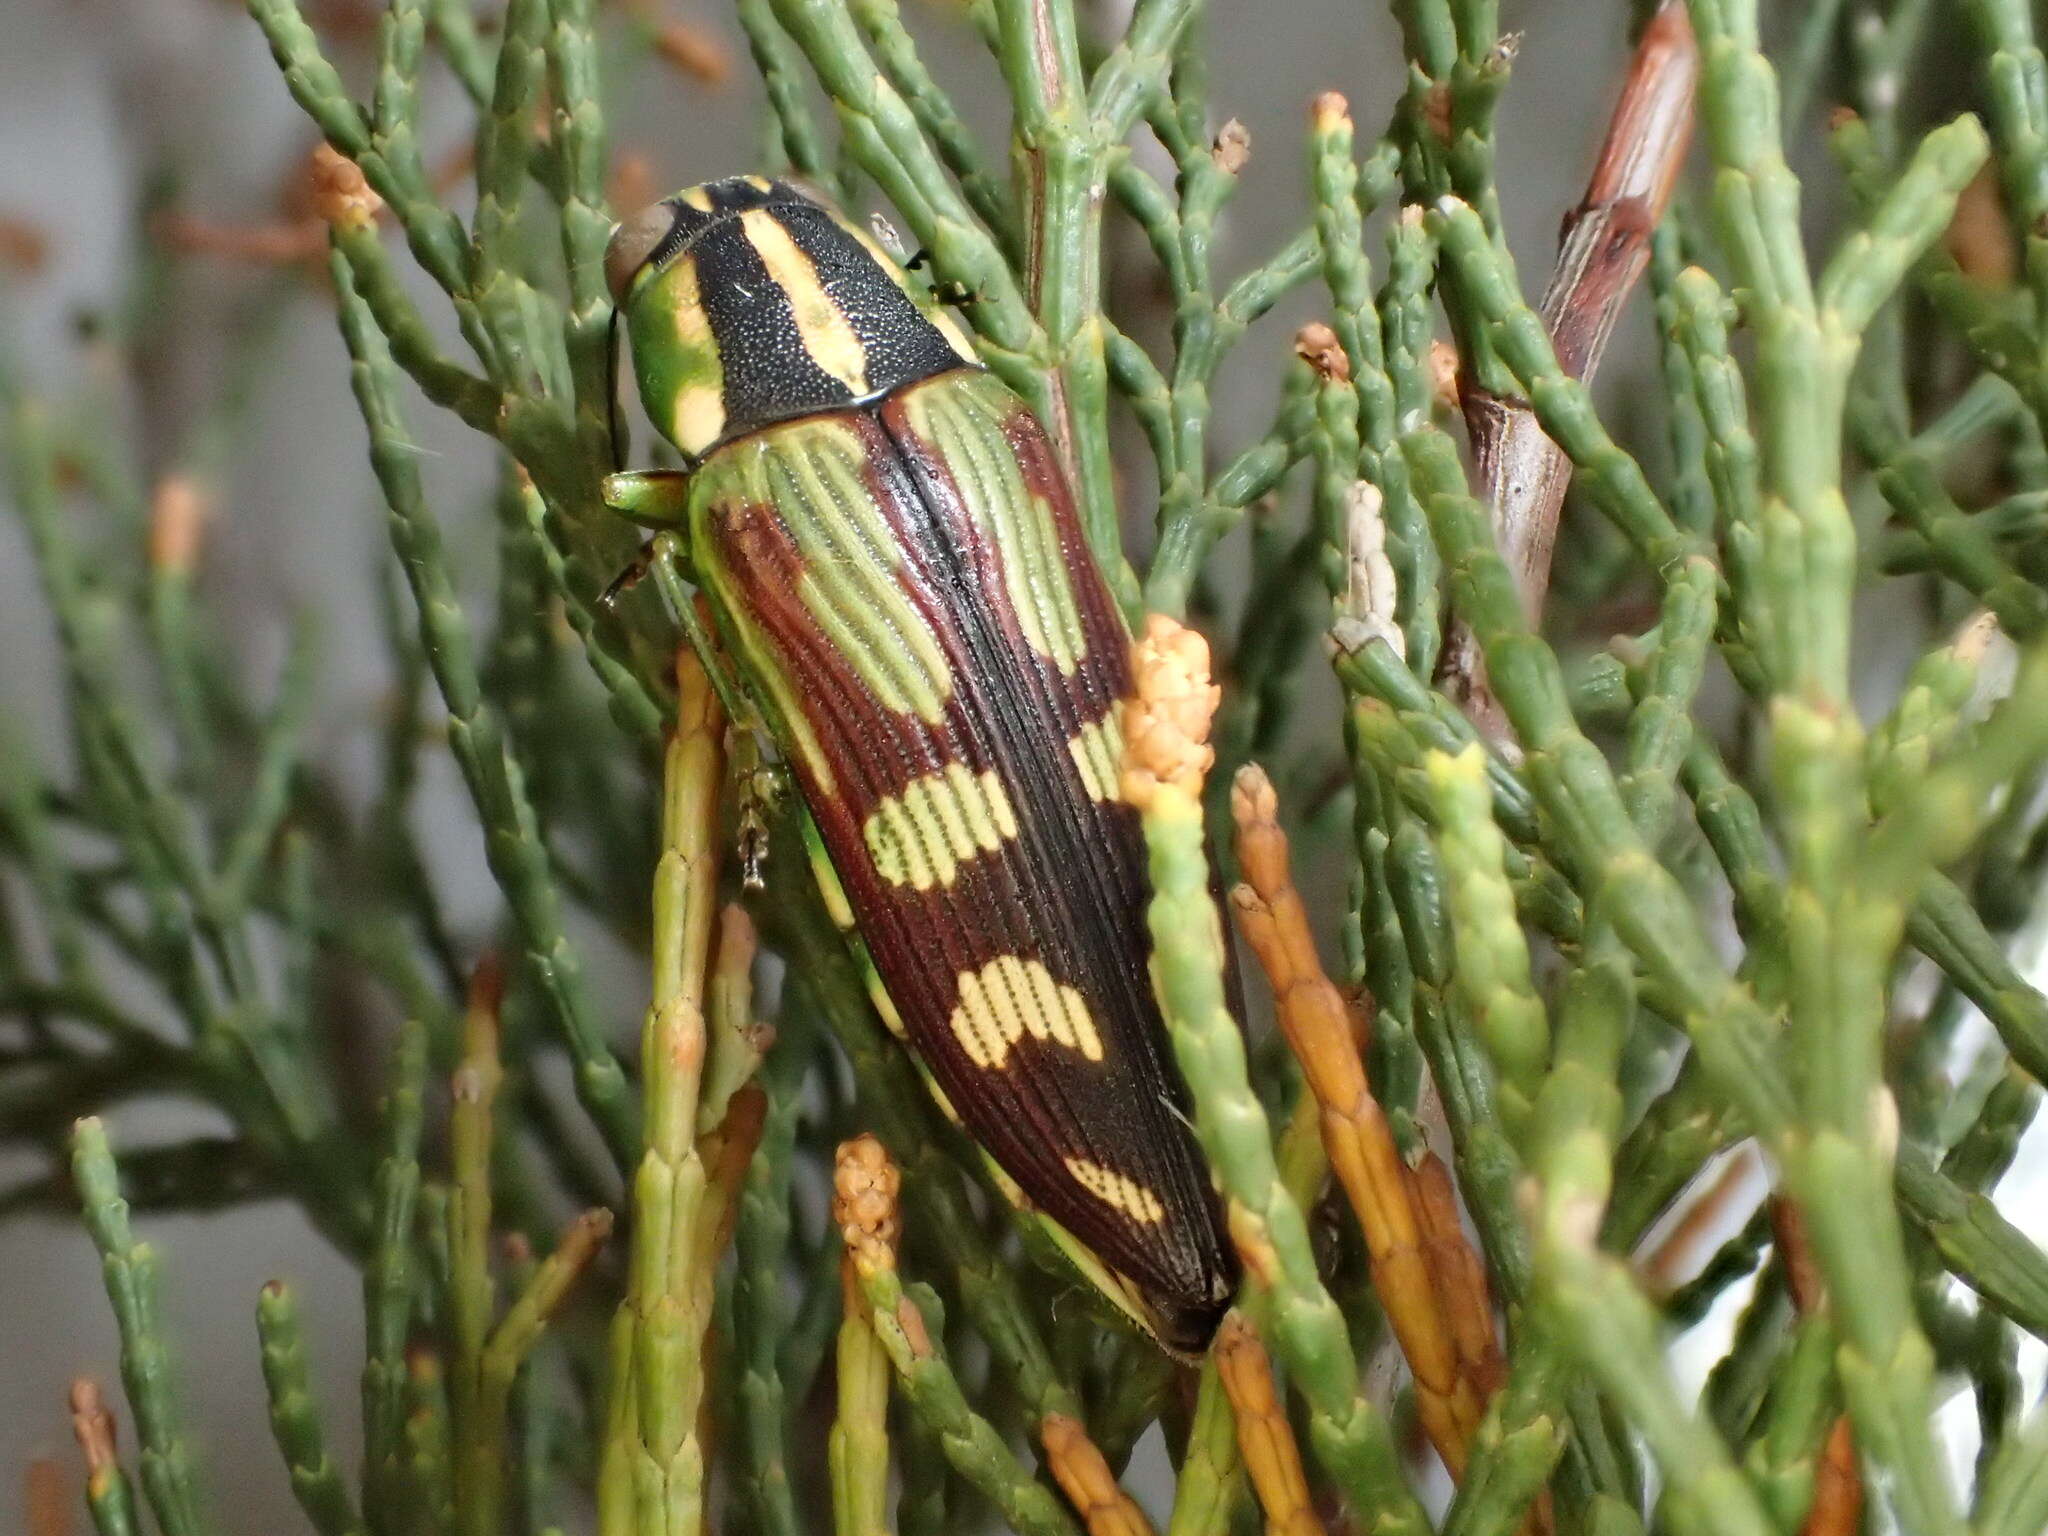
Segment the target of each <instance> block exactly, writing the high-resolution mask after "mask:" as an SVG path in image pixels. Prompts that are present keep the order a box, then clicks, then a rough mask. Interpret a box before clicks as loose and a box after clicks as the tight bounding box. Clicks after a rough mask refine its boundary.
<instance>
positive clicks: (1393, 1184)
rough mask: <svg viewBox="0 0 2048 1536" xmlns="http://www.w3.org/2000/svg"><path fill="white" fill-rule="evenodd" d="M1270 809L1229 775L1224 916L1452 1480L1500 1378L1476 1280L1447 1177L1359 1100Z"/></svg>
mask: <svg viewBox="0 0 2048 1536" xmlns="http://www.w3.org/2000/svg"><path fill="white" fill-rule="evenodd" d="M1278 810H1279V807H1278V801H1277V797H1276V796H1275V795H1274V792H1273V786H1272V783H1271V781H1269V780H1268V779H1267V777H1266V774H1265V770H1263V769H1262V768H1260V767H1259V766H1258V765H1257V764H1247V765H1246V766H1245V767H1244V768H1242V769H1240V770H1239V772H1238V775H1237V780H1236V783H1235V784H1234V785H1233V786H1232V789H1231V814H1232V816H1233V817H1234V818H1235V820H1236V822H1237V855H1238V864H1239V867H1240V869H1241V870H1242V872H1243V875H1244V881H1243V883H1242V884H1240V885H1239V886H1238V887H1237V888H1236V889H1235V890H1233V891H1232V892H1231V893H1230V904H1231V908H1232V910H1233V911H1234V912H1235V913H1236V916H1237V922H1238V927H1239V930H1240V931H1241V932H1242V933H1243V934H1244V936H1245V940H1246V942H1247V943H1249V944H1250V945H1251V947H1252V950H1253V952H1254V953H1255V954H1256V955H1257V956H1258V960H1259V965H1260V967H1261V968H1262V969H1263V970H1264V971H1265V973H1266V977H1267V980H1268V981H1269V983H1270V984H1271V986H1272V989H1273V997H1274V1002H1275V1008H1276V1012H1277V1015H1278V1018H1279V1022H1280V1028H1281V1032H1282V1033H1283V1034H1284V1035H1285V1036H1286V1039H1287V1043H1288V1046H1289V1047H1290V1048H1291V1049H1292V1050H1293V1052H1294V1054H1295V1056H1296V1058H1297V1059H1298V1060H1299V1061H1300V1063H1301V1068H1302V1075H1303V1078H1304V1080H1305V1081H1306V1082H1307V1084H1308V1088H1309V1091H1310V1092H1311V1093H1313V1094H1314V1095H1315V1099H1316V1102H1317V1104H1318V1105H1319V1106H1320V1107H1321V1113H1322V1133H1323V1145H1324V1147H1325V1149H1326V1150H1327V1151H1328V1153H1329V1156H1330V1165H1331V1167H1332V1168H1333V1169H1334V1170H1335V1172H1336V1174H1337V1179H1338V1182H1339V1183H1340V1184H1342V1185H1343V1187H1344V1193H1345V1195H1346V1196H1347V1197H1348V1198H1349V1200H1350V1202H1351V1208H1352V1210H1353V1211H1354V1212H1356V1213H1357V1216H1358V1222H1359V1226H1360V1227H1361V1228H1362V1229H1363V1231H1364V1234H1365V1242H1366V1248H1367V1251H1368V1252H1369V1253H1370V1254H1371V1257H1372V1282H1373V1289H1374V1291H1375V1292H1376V1293H1377V1294H1378V1296H1379V1298H1380V1304H1381V1305H1382V1306H1383V1307H1384V1308H1385V1309H1386V1313H1387V1319H1388V1321H1389V1323H1390V1324H1391V1325H1392V1327H1393V1330H1394V1335H1395V1337H1396V1338H1397V1339H1398V1340H1399V1342H1400V1345H1401V1352H1402V1353H1403V1354H1404V1355H1405V1356H1406V1357H1407V1360H1408V1366H1409V1369H1410V1371H1411V1372H1413V1374H1414V1377H1415V1384H1416V1396H1417V1401H1418V1408H1419V1411H1420V1414H1421V1418H1422V1423H1423V1427H1424V1428H1425V1429H1426V1430H1427V1431H1428V1434H1429V1438H1430V1443H1431V1444H1433V1445H1434V1446H1435V1447H1436V1449H1437V1454H1438V1455H1440V1456H1441V1457H1443V1460H1444V1465H1445V1466H1446V1467H1448V1468H1449V1469H1450V1471H1451V1474H1452V1475H1453V1476H1457V1475H1459V1474H1461V1473H1462V1472H1463V1471H1464V1467H1465V1459H1466V1453H1467V1450H1468V1447H1469V1446H1470V1443H1471V1439H1472V1436H1473V1434H1474V1433H1475V1432H1476V1431H1477V1429H1478V1427H1479V1421H1480V1418H1481V1417H1482V1416H1483V1415H1484V1413H1485V1411H1486V1403H1487V1399H1488V1398H1489V1397H1490V1396H1491V1395H1492V1393H1493V1391H1494V1390H1495V1389H1496V1388H1497V1387H1498V1385H1499V1383H1500V1380H1501V1377H1502V1374H1503V1371H1502V1364H1501V1355H1500V1346H1499V1343H1498V1341H1497V1340H1496V1338H1495V1335H1494V1329H1493V1308H1492V1302H1491V1300H1490V1298H1489V1296H1488V1293H1487V1287H1486V1277H1485V1271H1484V1269H1483V1267H1482V1266H1481V1265H1480V1263H1479V1259H1478V1256H1477V1255H1476V1254H1475V1253H1473V1252H1472V1250H1471V1247H1470V1245H1469V1243H1468V1242H1467V1241H1466V1239H1465V1235H1464V1231H1463V1229H1462V1227H1461V1226H1460V1225H1459V1223H1458V1219H1457V1204H1456V1196H1455V1194H1454V1193H1453V1192H1452V1189H1451V1185H1450V1180H1449V1176H1448V1174H1447V1173H1445V1171H1444V1170H1443V1169H1442V1167H1441V1164H1438V1166H1437V1168H1436V1170H1435V1173H1436V1177H1435V1178H1434V1179H1431V1178H1430V1176H1427V1175H1425V1176H1422V1178H1421V1179H1418V1178H1417V1176H1416V1175H1413V1174H1411V1172H1410V1170H1409V1169H1408V1167H1407V1165H1406V1163H1405V1162H1404V1161H1403V1160H1402V1157H1401V1153H1400V1149H1399V1147H1398V1146H1397V1145H1396V1144H1395V1141H1394V1136H1393V1132H1392V1130H1391V1129H1390V1128H1389V1127H1388V1125H1387V1119H1386V1115H1385V1113H1384V1112H1383V1111H1382V1110H1381V1108H1380V1105H1379V1102H1378V1101H1377V1100H1376V1099H1375V1098H1374V1097H1373V1093H1372V1088H1371V1085H1370V1084H1369V1083H1368V1082H1367V1080H1366V1076H1365V1066H1364V1062H1363V1060H1362V1059H1361V1057H1360V1055H1359V1051H1358V1043H1357V1041H1356V1039H1355V1038H1354V1036H1353V1031H1352V1026H1351V1014H1350V1010H1349V1008H1348V1007H1347V1006H1346V1002H1345V998H1344V994H1343V993H1342V992H1340V991H1339V990H1338V988H1337V985H1336V983H1334V982H1332V981H1331V980H1330V978H1329V976H1328V974H1327V973H1326V972H1325V971H1324V970H1323V966H1322V962H1321V960H1320V959H1319V958H1318V957H1317V954H1316V948H1315V939H1314V936H1313V935H1312V933H1311V932H1310V928H1309V921H1308V911H1307V908H1306V907H1305V906H1304V905H1303V904H1302V900H1301V895H1300V893H1299V892H1298V891H1296V890H1295V888H1294V882H1293V878H1292V875H1291V874H1290V871H1289V859H1288V848H1287V834H1286V833H1285V832H1284V831H1282V830H1281V828H1280V825H1279V820H1278ZM1426 1161H1427V1162H1435V1161H1436V1159H1435V1158H1434V1156H1433V1155H1431V1156H1429V1157H1427V1158H1426ZM1424 1184H1427V1185H1428V1188H1427V1191H1426V1196H1425V1190H1424V1188H1423V1185H1424Z"/></svg>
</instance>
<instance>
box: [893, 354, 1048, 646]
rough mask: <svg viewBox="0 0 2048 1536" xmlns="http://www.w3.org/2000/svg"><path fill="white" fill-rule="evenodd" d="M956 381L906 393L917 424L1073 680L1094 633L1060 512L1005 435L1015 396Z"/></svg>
mask: <svg viewBox="0 0 2048 1536" xmlns="http://www.w3.org/2000/svg"><path fill="white" fill-rule="evenodd" d="M948 382H949V386H950V387H948V388H945V389H920V390H915V391H913V392H911V393H910V394H909V395H908V396H907V397H905V400H904V410H905V413H906V415H907V416H908V419H909V422H910V428H911V430H912V431H913V432H915V433H916V434H917V435H918V436H919V437H920V438H922V439H924V440H925V441H926V442H927V443H929V444H930V445H931V446H932V448H933V450H934V451H935V456H936V457H937V458H938V459H939V461H940V462H941V463H943V464H945V465H946V466H947V468H948V469H949V470H951V472H952V475H953V479H954V483H955V485H956V486H957V487H958V488H959V491H960V496H961V499H962V500H963V501H964V502H965V503H966V504H967V510H968V515H969V517H970V518H972V519H973V521H974V523H975V525H976V526H977V527H978V528H980V529H981V530H983V532H984V533H985V534H986V535H987V537H988V538H989V539H990V540H991V541H992V542H993V543H994V545H995V547H996V550H997V552H998V553H999V555H1000V557H1001V560H1002V570H1003V587H1004V590H1005V592H1006V593H1007V595H1008V597H1009V599H1010V607H1011V609H1012V610H1013V611H1014V612H1015V613H1016V615H1017V623H1018V626H1019V627H1020V628H1021V629H1022V630H1023V632H1024V639H1025V641H1026V643H1027V644H1029V645H1030V647H1031V648H1032V649H1033V650H1034V651H1036V652H1038V654H1039V655H1041V656H1043V657H1045V658H1046V659H1047V660H1048V661H1050V662H1051V663H1052V664H1053V665H1054V666H1055V667H1057V668H1058V669H1059V672H1060V675H1061V676H1062V677H1071V676H1073V675H1074V669H1075V668H1076V667H1077V666H1078V665H1079V664H1080V662H1081V659H1082V658H1083V657H1084V656H1086V655H1087V654H1088V637H1087V634H1086V632H1085V631H1084V630H1083V629H1082V627H1081V615H1080V612H1079V609H1078V608H1077V606H1076V604H1075V602H1074V588H1073V583H1072V581H1071V580H1070V579H1069V578H1068V574H1067V567H1066V561H1065V558H1064V557H1063V555H1062V552H1061V550H1060V545H1059V535H1058V532H1057V530H1056V529H1055V528H1054V525H1053V519H1052V509H1051V508H1050V507H1049V506H1047V505H1046V502H1045V498H1043V497H1042V496H1037V495H1033V494H1032V493H1031V492H1030V490H1029V488H1028V487H1027V486H1026V484H1025V481H1024V476H1023V473H1022V471H1021V470H1020V469H1019V468H1018V465H1017V455H1016V452H1015V450H1014V449H1012V447H1011V446H1010V442H1009V439H1008V438H1007V437H1006V436H1005V435H1004V432H1003V424H1004V422H1005V421H1006V420H1007V419H1008V417H1009V415H1010V413H1011V412H1012V411H1014V410H1015V409H1016V408H1017V405H1016V400H1015V397H1013V396H1011V395H1010V394H1009V393H1008V391H1006V390H1002V387H1001V386H1000V385H996V384H995V383H994V381H993V380H992V379H988V378H986V377H981V378H974V377H966V378H959V379H957V380H949V381H948ZM990 386H994V387H993V388H991V387H990Z"/></svg>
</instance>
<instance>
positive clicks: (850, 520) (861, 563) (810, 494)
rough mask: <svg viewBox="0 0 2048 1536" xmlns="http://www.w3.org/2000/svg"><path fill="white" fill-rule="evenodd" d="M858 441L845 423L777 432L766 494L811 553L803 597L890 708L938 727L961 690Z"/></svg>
mask: <svg viewBox="0 0 2048 1536" xmlns="http://www.w3.org/2000/svg"><path fill="white" fill-rule="evenodd" d="M864 461H865V455H864V454H863V453H862V451H861V444H860V440H859V438H858V437H856V436H855V435H854V433H853V432H852V431H850V430H849V429H848V428H846V427H844V426H842V425H840V424H839V423H837V422H813V423H806V424H804V425H802V426H801V427H798V428H794V429H791V430H788V431H786V432H784V433H778V434H777V436H776V438H775V442H774V447H773V449H772V450H771V451H768V452H764V453H763V454H761V455H760V458H759V463H760V466H761V471H762V475H763V478H764V480H765V481H766V486H765V489H766V492H767V494H766V495H765V496H763V497H762V498H761V499H762V500H765V501H766V502H767V503H768V504H769V505H770V506H772V507H774V508H775V509H776V511H777V513H778V514H779V515H780V516H781V518H782V520H783V522H784V524H785V525H786V526H787V527H788V529H789V531H790V534H791V536H792V537H793V538H794V539H795V540H796V545H797V549H798V551H799V552H800V553H801V554H802V556H803V559H804V566H805V570H804V575H803V578H802V580H801V581H800V583H799V585H798V589H797V590H798V595H799V596H800V597H801V598H802V599H803V603H804V606H805V607H806V608H808V609H809V610H810V612H811V616H812V618H814V619H815V620H816V621H817V623H818V627H819V628H820V629H821V630H823V631H824V633H825V634H826V635H827V636H828V637H829V638H830V639H831V641H832V644H833V645H834V646H835V647H836V648H837V649H838V651H839V653H840V655H842V656H843V657H845V658H846V660H847V661H848V662H849V663H851V664H852V666H853V668H854V670H855V671H856V672H858V673H859V674H860V678H861V681H862V682H863V683H865V684H866V685H867V686H868V688H869V689H871V690H872V691H873V693H874V695H875V698H876V699H877V700H878V701H879V702H880V703H881V704H882V705H883V706H884V707H886V708H888V709H893V710H896V711H898V712H899V713H903V714H914V715H916V716H917V717H918V718H919V719H921V720H924V721H926V722H927V723H928V724H932V725H936V724H938V722H939V721H940V720H941V719H942V718H943V717H944V711H945V704H946V699H947V698H948V696H949V695H950V694H951V693H952V691H953V685H952V675H951V671H950V669H949V668H948V667H947V665H946V658H945V655H944V653H942V652H941V651H940V649H939V643H938V640H937V637H935V636H934V635H933V634H932V632H931V627H930V626H929V625H928V624H926V622H925V621H924V619H923V618H921V617H920V616H919V615H918V614H917V612H916V611H915V610H914V609H913V608H912V607H911V606H910V604H909V602H908V601H906V600H905V598H904V596H903V589H902V586H901V584H900V583H899V581H898V579H897V576H896V572H897V571H898V570H899V569H900V568H901V566H902V563H903V560H902V555H901V554H900V552H899V549H898V538H897V535H896V533H895V531H894V530H893V529H892V528H891V527H890V525H889V523H888V520H887V519H886V518H885V517H884V516H883V514H882V511H881V509H880V507H879V506H877V504H876V502H875V493H874V490H873V489H872V487H871V485H870V482H869V481H868V480H867V479H866V478H865V477H864V476H863V474H862V472H861V470H862V465H863V463H864Z"/></svg>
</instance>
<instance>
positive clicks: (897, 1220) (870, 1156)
mask: <svg viewBox="0 0 2048 1536" xmlns="http://www.w3.org/2000/svg"><path fill="white" fill-rule="evenodd" d="M902 1189H903V1175H902V1174H901V1173H900V1172H899V1171H898V1170H897V1167H896V1163H895V1161H894V1159H892V1158H891V1157H890V1156H889V1152H888V1149H887V1148H886V1147H884V1146H883V1145H882V1144H881V1142H879V1141H877V1140H876V1139H875V1138H874V1137H872V1136H869V1135H865V1134H863V1135H860V1136H856V1137H854V1138H853V1139H852V1140H851V1141H842V1142H841V1143H840V1144H839V1152H838V1155H837V1157H836V1158H835V1160H834V1163H833V1169H832V1219H833V1220H834V1221H836V1222H838V1223H839V1236H840V1238H841V1240H842V1241H844V1242H845V1244H846V1252H847V1256H848V1257H849V1258H851V1259H852V1260H853V1265H854V1268H855V1269H857V1270H858V1271H860V1272H861V1273H862V1274H864V1275H871V1274H877V1273H880V1272H881V1271H883V1270H888V1269H894V1268H895V1267H896V1243H897V1240H898V1239H899V1238H900V1237H901V1236H902V1235H903V1216H902V1210H901V1206H900V1203H899V1202H900V1196H901V1194H902Z"/></svg>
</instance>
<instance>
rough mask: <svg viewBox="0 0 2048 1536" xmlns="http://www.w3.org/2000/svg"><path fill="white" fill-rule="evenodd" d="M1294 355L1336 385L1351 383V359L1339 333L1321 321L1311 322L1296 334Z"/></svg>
mask: <svg viewBox="0 0 2048 1536" xmlns="http://www.w3.org/2000/svg"><path fill="white" fill-rule="evenodd" d="M1294 355H1295V356H1296V357H1298V358H1300V359H1301V360H1302V361H1303V362H1305V363H1307V364H1308V365H1309V367H1311V368H1313V369H1315V371H1316V372H1317V373H1318V374H1319V375H1321V376H1322V377H1323V378H1325V379H1328V380H1329V381H1330V382H1331V383H1334V384H1348V383H1350V382H1351V359H1350V358H1348V357H1346V356H1345V355H1344V347H1343V344H1342V343H1341V342H1339V341H1338V340H1337V333H1336V332H1335V331H1333V330H1331V329H1330V327H1329V326H1327V325H1325V324H1323V322H1322V321H1320V320H1311V321H1310V322H1309V323H1308V324H1307V325H1304V326H1303V327H1302V328H1301V329H1300V330H1298V331H1296V332H1295V333H1294Z"/></svg>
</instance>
